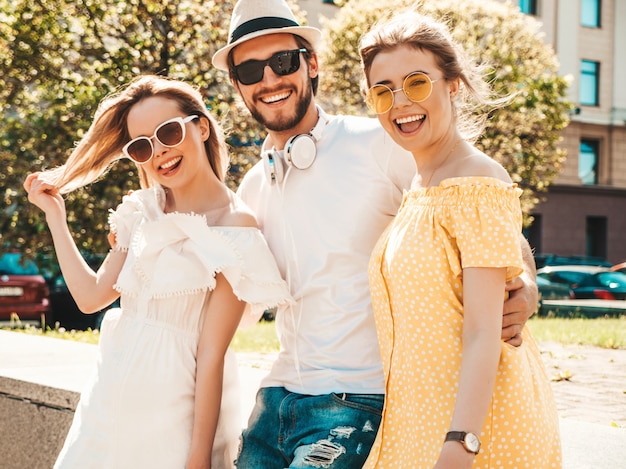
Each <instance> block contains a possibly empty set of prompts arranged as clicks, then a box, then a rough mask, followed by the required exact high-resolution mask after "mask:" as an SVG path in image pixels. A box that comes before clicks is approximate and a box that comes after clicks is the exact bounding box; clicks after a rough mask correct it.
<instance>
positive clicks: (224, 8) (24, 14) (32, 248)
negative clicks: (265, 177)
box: [0, 0, 302, 256]
mask: <svg viewBox="0 0 626 469" xmlns="http://www.w3.org/2000/svg"><path fill="white" fill-rule="evenodd" d="M234 3H235V2H234V0H227V1H219V0H165V1H148V0H99V1H98V0H39V1H37V2H32V1H31V0H0V109H1V110H2V116H1V117H0V160H1V161H2V163H3V171H2V172H0V187H2V194H1V195H2V197H1V199H0V201H1V206H0V252H2V251H3V250H6V249H20V250H21V251H23V252H25V253H26V254H27V255H30V256H33V255H35V254H47V253H49V252H51V251H52V242H51V238H50V236H49V233H48V230H47V228H46V225H45V220H44V219H43V214H42V213H41V212H40V211H39V210H38V209H37V208H36V207H33V206H32V205H31V204H29V203H28V201H27V199H26V194H25V192H24V190H23V188H22V182H23V180H24V178H25V177H26V175H27V174H28V173H29V172H32V171H34V170H38V169H44V168H50V167H55V166H58V165H60V164H62V163H63V162H64V161H65V159H66V158H67V156H68V154H69V152H70V151H71V149H72V147H73V146H74V144H75V142H76V141H77V140H79V139H80V137H81V136H82V134H83V132H84V131H85V130H86V129H87V128H88V126H89V124H90V122H91V119H92V117H93V115H94V112H95V110H96V108H97V105H98V103H99V102H100V101H101V99H102V98H103V97H104V96H105V95H107V94H108V93H110V92H111V91H113V90H115V89H116V88H117V87H119V86H120V85H122V84H124V83H127V82H128V81H130V80H131V79H132V78H133V77H134V76H136V75H139V74H146V73H154V74H159V75H164V76H170V77H173V78H178V79H182V80H185V81H188V82H190V83H192V84H194V85H196V86H198V87H199V89H200V90H201V92H202V93H203V95H204V97H205V100H206V102H207V104H208V106H209V108H210V110H211V111H212V112H213V113H214V114H215V115H216V117H218V119H219V120H221V122H222V124H223V125H224V128H225V129H226V130H227V132H229V142H230V143H231V150H232V151H231V168H230V171H229V179H228V182H229V184H230V185H231V186H232V187H236V186H237V184H238V182H239V180H240V179H241V177H242V175H243V174H244V173H245V172H246V171H247V170H248V169H249V168H250V167H251V165H252V164H253V163H254V162H255V161H256V159H257V152H258V149H257V148H256V144H257V143H258V142H260V140H261V139H262V138H263V137H264V134H263V132H264V131H263V129H262V128H261V127H260V126H259V125H258V124H257V123H256V122H255V121H254V120H253V119H252V118H251V117H250V116H249V113H248V111H247V110H245V109H244V108H243V107H242V106H240V105H239V103H238V101H237V99H236V98H235V90H234V89H233V87H232V85H231V84H230V83H229V81H228V77H227V76H226V74H225V73H224V72H221V71H218V70H216V69H215V68H213V66H212V65H211V57H212V55H213V54H214V52H215V51H216V50H217V49H219V48H220V47H222V46H223V45H224V44H225V43H226V40H227V34H228V27H229V23H230V15H231V12H232V8H233V6H234ZM294 12H295V13H296V14H297V15H299V16H302V14H301V12H300V10H299V8H298V7H297V6H296V5H294ZM138 186H139V181H138V178H137V175H136V170H135V167H134V164H132V163H130V162H129V161H127V160H120V161H118V162H117V163H116V164H115V165H114V166H113V167H112V168H111V170H110V172H109V173H108V174H107V176H106V182H104V183H100V182H96V183H94V184H92V185H90V186H88V187H86V188H83V189H81V190H78V191H75V192H73V193H71V194H69V195H68V196H67V198H66V206H67V211H68V221H69V224H70V229H71V231H72V232H73V234H74V237H75V239H76V241H77V244H78V246H79V248H80V249H82V250H83V251H85V252H89V253H102V252H106V251H107V250H108V247H109V246H108V243H107V241H106V233H107V231H108V227H107V226H106V221H107V211H108V209H109V208H113V207H115V206H116V205H117V204H119V202H120V201H121V196H122V195H123V194H125V193H126V192H127V191H128V190H130V189H136V188H138Z"/></svg>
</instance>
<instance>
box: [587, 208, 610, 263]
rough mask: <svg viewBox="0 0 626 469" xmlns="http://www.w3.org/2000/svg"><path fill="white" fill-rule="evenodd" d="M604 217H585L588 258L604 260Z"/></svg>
mask: <svg viewBox="0 0 626 469" xmlns="http://www.w3.org/2000/svg"><path fill="white" fill-rule="evenodd" d="M606 227H607V223H606V217H587V248H586V251H587V252H586V254H587V255H588V256H594V257H601V258H602V259H606V239H607V237H606Z"/></svg>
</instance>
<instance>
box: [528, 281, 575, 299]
mask: <svg viewBox="0 0 626 469" xmlns="http://www.w3.org/2000/svg"><path fill="white" fill-rule="evenodd" d="M537 288H538V289H539V299H540V300H542V301H543V300H570V299H573V298H574V292H573V291H572V289H571V288H570V287H569V285H566V284H564V283H557V282H551V281H550V280H548V279H547V278H546V277H543V276H540V275H538V276H537Z"/></svg>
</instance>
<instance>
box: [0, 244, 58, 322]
mask: <svg viewBox="0 0 626 469" xmlns="http://www.w3.org/2000/svg"><path fill="white" fill-rule="evenodd" d="M49 316H50V300H49V290H48V285H47V284H46V281H45V279H44V278H43V276H42V275H41V273H40V272H39V269H38V268H37V265H36V264H35V262H33V261H32V260H24V259H23V257H22V254H21V253H18V252H8V253H5V254H2V256H0V321H10V320H12V319H13V320H16V319H19V321H20V322H26V323H32V322H35V323H37V325H40V326H41V325H42V324H45V323H46V322H47V321H48V318H49Z"/></svg>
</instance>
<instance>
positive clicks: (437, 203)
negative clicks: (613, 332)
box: [364, 177, 561, 469]
mask: <svg viewBox="0 0 626 469" xmlns="http://www.w3.org/2000/svg"><path fill="white" fill-rule="evenodd" d="M520 194H521V190H520V189H518V188H516V187H515V186H512V185H511V184H507V183H504V182H502V181H499V180H497V179H493V178H487V177H462V178H451V179H446V180H444V181H443V182H442V183H441V184H440V185H439V186H437V187H434V188H430V189H419V190H415V191H411V192H408V193H406V194H405V196H404V200H403V203H402V206H401V208H400V211H399V212H398V215H397V217H396V219H395V220H394V222H393V223H392V224H391V225H390V226H389V227H388V228H387V230H386V231H385V232H384V233H383V235H382V236H381V238H380V239H379V241H378V243H377V245H376V247H375V249H374V251H373V253H372V258H371V260H370V267H369V276H370V287H371V291H372V302H373V305H374V314H375V318H376V327H377V330H378V338H379V341H380V350H381V356H382V360H383V368H384V372H385V382H386V396H387V397H386V402H385V409H384V412H383V421H382V423H381V426H380V429H379V432H378V435H377V438H376V442H375V443H374V446H373V448H372V451H371V453H370V456H369V459H368V460H367V463H366V464H365V466H364V467H365V468H367V469H372V468H400V469H409V468H410V469H419V468H425V469H432V467H433V466H434V464H435V462H436V461H437V458H438V456H439V453H440V451H441V449H442V446H443V441H444V438H445V435H446V432H448V431H449V430H463V429H451V428H450V421H451V418H452V413H453V410H454V404H455V399H456V392H457V388H458V380H459V375H460V365H461V353H462V351H463V344H462V342H461V333H462V329H463V298H462V292H463V283H462V282H463V279H462V269H463V268H466V267H506V268H507V279H510V278H512V277H514V276H516V275H518V274H519V273H520V272H521V269H522V258H521V250H520V242H519V236H520V232H521V226H522V225H521V222H522V216H521V210H520V203H519V196H520ZM523 337H524V343H523V345H522V346H521V347H518V348H515V347H512V346H510V345H508V344H506V343H504V342H503V343H502V353H501V357H500V363H499V366H498V373H497V377H496V384H495V388H494V393H493V398H492V403H491V408H490V411H489V414H488V415H487V418H486V420H485V424H484V426H483V428H482V433H481V435H480V440H481V443H482V447H481V450H480V453H479V454H478V455H477V456H476V458H475V460H474V465H473V468H506V469H514V468H525V469H540V468H541V469H543V468H560V467H561V445H560V438H559V421H558V416H557V412H556V406H555V404H554V399H553V395H552V389H551V387H550V382H549V380H548V377H547V374H546V371H545V368H544V366H543V363H542V362H541V358H540V355H539V350H538V348H537V345H536V343H535V341H534V340H533V338H532V336H531V335H530V333H529V332H528V330H524V332H523Z"/></svg>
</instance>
